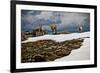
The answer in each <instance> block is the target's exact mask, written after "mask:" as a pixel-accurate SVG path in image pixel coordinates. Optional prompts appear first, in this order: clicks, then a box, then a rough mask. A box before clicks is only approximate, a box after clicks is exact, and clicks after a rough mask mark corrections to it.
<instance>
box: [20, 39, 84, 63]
mask: <svg viewBox="0 0 100 73" xmlns="http://www.w3.org/2000/svg"><path fill="white" fill-rule="evenodd" d="M82 42H83V39H73V40H68V41H64V42H55V41H53V40H39V41H35V42H27V43H22V45H21V62H22V63H26V62H48V61H54V60H55V59H58V58H61V57H64V56H67V55H69V54H70V53H71V51H72V50H74V49H78V48H80V47H81V46H82Z"/></svg>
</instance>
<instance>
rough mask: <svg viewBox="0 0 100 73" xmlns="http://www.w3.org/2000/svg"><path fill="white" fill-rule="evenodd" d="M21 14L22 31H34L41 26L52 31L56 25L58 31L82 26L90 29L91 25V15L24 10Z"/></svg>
mask: <svg viewBox="0 0 100 73" xmlns="http://www.w3.org/2000/svg"><path fill="white" fill-rule="evenodd" d="M21 14H22V16H21V22H22V30H32V29H33V28H36V27H38V26H39V25H42V26H43V27H44V28H45V29H48V30H50V27H49V25H50V24H56V25H57V29H58V30H64V29H70V28H71V29H72V28H74V27H75V29H76V27H77V26H78V25H81V24H82V25H85V26H87V28H89V25H90V14H89V13H75V12H56V11H37V10H22V13H21Z"/></svg>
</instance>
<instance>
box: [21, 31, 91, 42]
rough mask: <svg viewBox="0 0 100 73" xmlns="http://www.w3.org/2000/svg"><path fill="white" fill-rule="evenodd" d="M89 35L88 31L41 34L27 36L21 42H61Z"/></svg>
mask: <svg viewBox="0 0 100 73" xmlns="http://www.w3.org/2000/svg"><path fill="white" fill-rule="evenodd" d="M89 36H90V32H84V33H71V34H59V35H43V36H38V37H29V38H28V39H27V40H25V41H22V43H26V42H34V41H38V40H55V41H56V42H63V41H66V40H72V39H78V38H84V37H89Z"/></svg>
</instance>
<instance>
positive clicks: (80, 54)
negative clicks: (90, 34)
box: [55, 38, 90, 61]
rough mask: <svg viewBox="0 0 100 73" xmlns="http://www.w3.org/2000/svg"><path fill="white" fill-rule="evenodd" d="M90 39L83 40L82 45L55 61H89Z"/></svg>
mask: <svg viewBox="0 0 100 73" xmlns="http://www.w3.org/2000/svg"><path fill="white" fill-rule="evenodd" d="M89 43H90V39H89V38H85V39H84V42H83V45H82V46H81V47H80V48H78V49H76V50H72V52H71V54H70V55H68V56H65V57H62V58H59V59H56V60H55V61H75V60H89V59H90V44H89Z"/></svg>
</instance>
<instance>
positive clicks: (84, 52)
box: [22, 32, 90, 61]
mask: <svg viewBox="0 0 100 73" xmlns="http://www.w3.org/2000/svg"><path fill="white" fill-rule="evenodd" d="M89 37H90V32H83V33H72V34H59V35H43V36H39V37H30V38H28V39H27V40H25V41H23V42H22V43H26V42H33V41H37V40H44V39H50V40H55V41H57V42H62V41H65V40H72V39H78V38H82V39H84V42H83V43H82V44H83V45H82V46H81V47H80V48H79V49H76V50H72V52H71V54H70V55H68V56H65V57H62V58H59V59H56V60H55V61H72V60H73V61H75V60H89V59H90V38H89Z"/></svg>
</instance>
